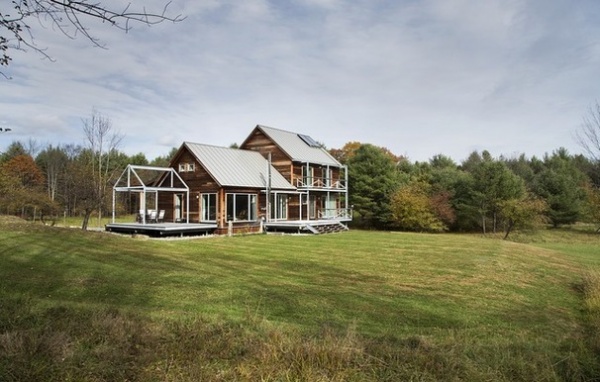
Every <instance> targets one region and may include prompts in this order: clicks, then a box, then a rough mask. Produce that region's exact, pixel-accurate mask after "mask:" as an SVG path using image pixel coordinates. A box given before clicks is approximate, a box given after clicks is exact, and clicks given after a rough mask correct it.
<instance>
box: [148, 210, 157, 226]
mask: <svg viewBox="0 0 600 382" xmlns="http://www.w3.org/2000/svg"><path fill="white" fill-rule="evenodd" d="M149 212H150V213H149V214H148V223H158V220H157V217H156V210H150V211H149Z"/></svg>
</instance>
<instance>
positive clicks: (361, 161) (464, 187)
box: [330, 142, 600, 238]
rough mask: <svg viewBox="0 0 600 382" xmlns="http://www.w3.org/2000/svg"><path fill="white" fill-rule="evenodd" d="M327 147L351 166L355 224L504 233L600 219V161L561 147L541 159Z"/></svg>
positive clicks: (366, 146)
mask: <svg viewBox="0 0 600 382" xmlns="http://www.w3.org/2000/svg"><path fill="white" fill-rule="evenodd" d="M330 153H331V154H332V155H333V156H334V157H336V158H337V159H338V160H340V161H341V162H342V163H344V164H347V165H348V169H349V170H348V171H349V192H350V201H351V204H352V205H353V210H354V221H353V223H354V224H355V225H357V226H359V227H362V228H372V229H397V230H408V231H425V232H441V231H455V232H474V231H480V232H483V233H487V232H494V233H496V232H504V235H505V236H504V237H505V238H506V237H508V235H509V234H510V232H511V231H512V230H514V229H517V228H522V229H527V228H533V227H535V226H537V225H540V224H550V225H552V226H553V227H559V226H563V225H569V224H574V223H577V222H591V223H595V224H598V225H600V188H599V187H600V162H599V161H598V160H596V159H594V158H591V159H590V158H588V157H586V156H583V155H571V154H569V152H568V151H567V150H566V149H564V148H559V149H557V150H555V151H554V152H552V153H551V154H546V155H545V156H544V157H543V158H536V157H535V156H534V157H531V158H528V157H527V156H526V155H525V154H521V155H520V156H516V157H510V158H509V157H504V156H500V157H497V158H495V157H493V156H492V155H491V154H490V153H489V152H488V151H483V152H477V151H474V152H472V153H471V154H470V155H469V156H468V158H467V159H466V160H464V161H463V162H462V163H460V164H458V163H456V162H454V161H453V160H452V159H451V158H449V157H447V156H445V155H443V154H439V155H435V156H434V157H432V158H431V159H430V160H429V161H427V162H410V161H409V160H408V159H407V158H404V157H401V156H396V155H394V154H393V153H391V152H390V151H389V150H387V149H385V148H382V147H378V146H375V145H372V144H363V143H360V142H349V143H347V144H346V145H345V146H344V147H343V148H341V149H333V150H330Z"/></svg>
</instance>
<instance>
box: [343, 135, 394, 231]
mask: <svg viewBox="0 0 600 382" xmlns="http://www.w3.org/2000/svg"><path fill="white" fill-rule="evenodd" d="M348 178H349V183H350V190H349V191H350V203H351V204H352V205H353V206H354V211H355V213H356V216H357V217H358V220H359V224H362V225H364V226H367V227H376V228H385V227H387V226H389V225H390V223H392V222H393V217H392V211H391V206H390V201H391V196H392V194H393V192H394V191H395V190H396V188H397V187H398V184H399V174H398V171H397V170H396V163H395V162H394V160H393V159H392V157H391V156H390V155H389V154H388V153H387V152H386V151H385V150H383V149H382V148H380V147H377V146H374V145H371V144H363V145H361V146H360V147H359V148H358V149H357V150H356V152H355V153H354V155H353V156H352V157H351V158H350V159H349V160H348Z"/></svg>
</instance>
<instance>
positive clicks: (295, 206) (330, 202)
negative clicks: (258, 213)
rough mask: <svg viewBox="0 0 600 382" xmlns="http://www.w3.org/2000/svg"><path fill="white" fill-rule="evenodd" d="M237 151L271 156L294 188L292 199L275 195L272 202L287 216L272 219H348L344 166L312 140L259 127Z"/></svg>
mask: <svg viewBox="0 0 600 382" xmlns="http://www.w3.org/2000/svg"><path fill="white" fill-rule="evenodd" d="M240 149H242V150H251V151H257V152H260V153H261V154H262V155H263V156H265V157H267V156H270V157H271V163H272V164H273V167H274V168H275V169H276V170H277V171H278V172H279V173H280V174H281V175H283V176H284V178H285V179H286V180H287V181H288V182H290V183H291V184H292V185H293V186H294V187H296V191H297V196H296V197H293V198H290V197H289V195H281V197H279V198H278V197H277V196H278V194H277V193H275V194H274V197H275V200H274V203H275V204H278V205H279V204H281V205H285V206H287V208H288V210H289V214H288V215H287V216H273V218H274V219H275V220H277V219H288V220H307V221H314V220H322V219H339V220H341V221H349V220H351V216H350V209H349V207H348V187H347V186H348V171H347V167H346V166H343V165H342V164H341V163H340V162H338V161H337V160H336V159H335V158H334V157H332V156H331V155H330V154H329V153H328V152H327V150H325V149H323V148H322V147H321V145H320V144H319V143H318V142H316V141H315V140H314V139H312V138H311V137H309V136H307V135H302V134H296V133H293V132H290V131H285V130H280V129H275V128H272V127H267V126H262V125H258V126H256V127H255V128H254V130H252V132H251V133H250V135H249V136H248V138H246V140H245V141H244V142H243V143H242V144H241V145H240Z"/></svg>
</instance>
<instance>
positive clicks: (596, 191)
mask: <svg viewBox="0 0 600 382" xmlns="http://www.w3.org/2000/svg"><path fill="white" fill-rule="evenodd" d="M584 190H585V194H586V198H587V208H586V211H587V215H588V218H589V219H590V220H591V222H592V223H594V224H596V225H597V227H598V228H597V229H596V232H600V187H596V186H593V185H591V184H587V185H586V186H585V188H584Z"/></svg>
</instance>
